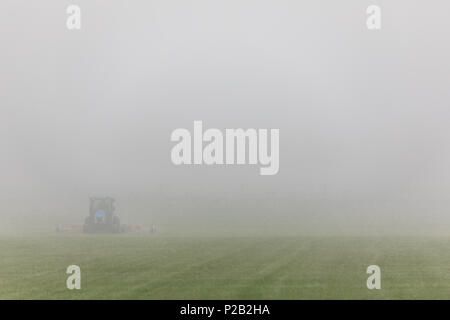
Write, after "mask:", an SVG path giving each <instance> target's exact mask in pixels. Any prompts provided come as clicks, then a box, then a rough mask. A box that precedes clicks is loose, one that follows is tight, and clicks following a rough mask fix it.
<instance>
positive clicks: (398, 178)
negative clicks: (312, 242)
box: [0, 0, 450, 234]
mask: <svg viewBox="0 0 450 320" xmlns="http://www.w3.org/2000/svg"><path fill="white" fill-rule="evenodd" d="M69 4H77V5H79V6H80V7H81V10H82V29H81V30H80V31H69V30H67V29H66V18H67V14H66V12H65V10H66V7H67V6H68V5H69ZM371 4H377V5H380V6H381V9H382V29H381V30H380V31H369V30H367V28H366V22H365V21H366V18H367V15H366V13H365V10H366V8H367V7H368V6H369V5H371ZM449 9H450V4H449V3H448V1H443V0H442V1H438V0H432V1H418V0H413V1H411V0H409V1H406V0H397V1H380V0H377V1H375V0H374V1H360V0H345V1H332V0H326V1H312V0H311V1H293V0H292V1H287V0H281V1H280V0H276V1H275V0H271V1H268V0H262V1H261V0H259V1H250V0H239V1H238V0H227V1H224V0H221V1H218V0H208V1H206V0H188V1H181V0H170V1H167V0H164V1H163V0H157V1H153V0H149V1H117V0H114V1H113V0H109V1H106V0H97V1H87V0H73V1H70V2H69V1H55V0H43V1H32V2H31V1H24V0H3V1H2V2H1V3H0V23H1V25H0V26H1V27H0V39H1V47H0V49H1V50H0V87H1V90H0V148H1V157H0V232H2V231H11V230H19V229H21V228H22V227H23V228H25V227H27V228H28V227H30V228H33V227H36V228H37V227H39V228H41V229H42V230H45V229H46V228H48V229H49V230H53V227H54V225H56V224H57V223H66V224H77V223H82V221H83V219H84V217H85V216H87V214H88V201H89V196H93V195H100V196H102V195H110V196H113V197H115V198H116V200H117V208H118V213H119V214H120V216H121V217H122V221H124V222H128V223H142V224H148V223H156V224H159V225H161V226H162V228H163V230H164V232H168V233H176V232H178V231H179V230H183V228H184V226H189V228H190V229H189V230H191V231H192V233H196V232H199V233H200V232H204V230H205V229H208V228H211V230H216V231H217V232H223V233H228V232H230V230H238V231H239V232H241V233H242V234H245V233H246V230H249V233H250V232H253V233H265V232H267V231H274V233H277V232H278V233H280V234H284V233H286V234H288V233H289V234H302V233H315V232H317V233H324V234H333V233H343V234H352V233H363V234H364V233H411V234H416V233H422V232H423V233H432V234H435V233H436V234H437V233H447V234H448V233H450V215H449V213H450V201H449V200H448V199H449V197H448V195H449V194H450V169H449V168H450V148H449V146H450V143H449V142H450V126H449V123H450V110H449V108H450V104H449V102H450V90H449V76H450V63H449V60H448V59H449V56H450V44H449V41H448V36H449V34H450V19H449V18H448V12H449ZM194 120H201V121H203V125H204V127H205V129H206V128H219V129H222V130H225V129H226V128H244V129H245V128H267V129H271V128H277V129H280V170H279V173H278V174H277V175H275V176H260V175H259V173H258V170H259V166H212V167H209V166H206V165H205V166H174V165H173V164H172V162H171V160H170V150H171V148H172V147H173V145H174V143H172V142H171V141H170V134H171V132H172V131H173V130H175V129H177V128H187V129H189V130H191V131H192V126H193V121H194ZM186 228H188V227H186ZM216 231H214V232H216Z"/></svg>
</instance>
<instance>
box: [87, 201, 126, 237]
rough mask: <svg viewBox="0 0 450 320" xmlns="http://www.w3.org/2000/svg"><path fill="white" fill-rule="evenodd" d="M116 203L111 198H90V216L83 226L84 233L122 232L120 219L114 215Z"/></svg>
mask: <svg viewBox="0 0 450 320" xmlns="http://www.w3.org/2000/svg"><path fill="white" fill-rule="evenodd" d="M114 201H115V200H114V199H113V198H110V197H100V198H99V197H92V198H90V206H89V216H88V217H87V218H86V219H85V222H84V226H83V232H84V233H116V232H120V219H119V217H118V216H117V215H115V214H114V210H115V207H114Z"/></svg>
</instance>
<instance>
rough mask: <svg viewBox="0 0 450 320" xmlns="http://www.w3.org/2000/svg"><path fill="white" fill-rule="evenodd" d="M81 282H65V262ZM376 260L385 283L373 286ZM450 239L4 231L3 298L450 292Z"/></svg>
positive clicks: (434, 295) (438, 295)
mask: <svg viewBox="0 0 450 320" xmlns="http://www.w3.org/2000/svg"><path fill="white" fill-rule="evenodd" d="M71 264H76V265H78V266H80V268H81V275H82V289H81V290H68V289H67V288H66V284H65V283H66V279H67V277H68V275H66V273H65V271H66V268H67V266H69V265H71ZM371 264H377V265H379V266H380V267H381V271H382V289H381V290H368V289H367V288H366V279H367V277H368V275H367V274H366V268H367V266H368V265H371ZM449 298H450V238H438V237H436V238H407V237H403V238H402V237H398V238H364V237H360V238H350V237H348V238H345V237H329V238H326V237H322V238H321V237H304V238H302V237H291V238H288V237H286V238H271V237H267V238H214V237H211V238H206V237H205V238H175V237H172V238H165V237H158V236H156V237H155V236H150V235H141V236H138V235H114V236H111V235H92V236H90V235H82V234H73V235H69V234H66V235H64V234H63V235H50V236H39V237H37V236H34V237H31V236H30V237H1V238H0V299H449Z"/></svg>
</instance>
